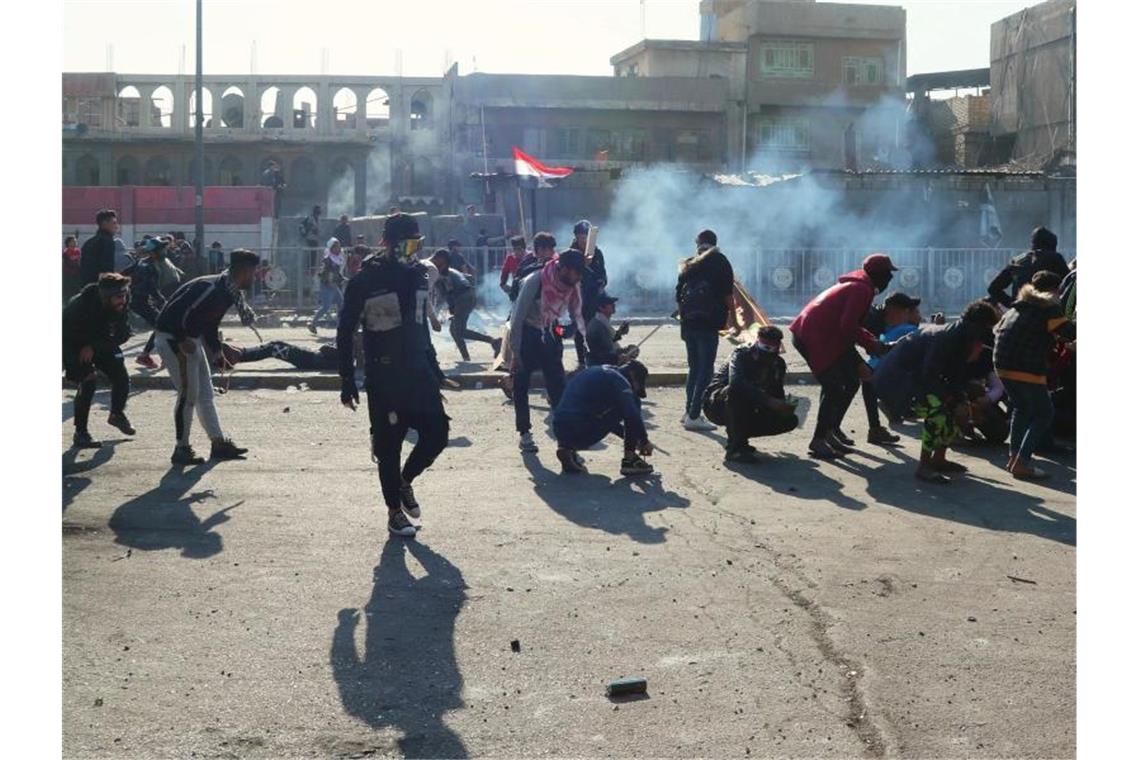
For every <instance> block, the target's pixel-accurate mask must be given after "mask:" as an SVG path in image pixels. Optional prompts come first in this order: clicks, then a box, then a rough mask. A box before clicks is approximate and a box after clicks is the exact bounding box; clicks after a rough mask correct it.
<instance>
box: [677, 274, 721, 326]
mask: <svg viewBox="0 0 1140 760" xmlns="http://www.w3.org/2000/svg"><path fill="white" fill-rule="evenodd" d="M677 307H678V310H679V312H680V315H681V319H682V320H683V321H685V322H717V321H719V306H718V304H717V299H716V297H715V296H714V295H713V287H712V283H711V282H709V281H708V280H707V279H705V278H704V277H700V276H697V277H690V278H688V279H686V280H685V281H684V282H683V283H681V285H680V287H678V288H677Z"/></svg>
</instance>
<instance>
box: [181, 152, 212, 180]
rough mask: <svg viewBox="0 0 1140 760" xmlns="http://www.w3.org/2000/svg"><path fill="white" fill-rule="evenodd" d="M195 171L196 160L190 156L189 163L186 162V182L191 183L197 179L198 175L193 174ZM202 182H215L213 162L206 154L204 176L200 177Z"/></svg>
mask: <svg viewBox="0 0 1140 760" xmlns="http://www.w3.org/2000/svg"><path fill="white" fill-rule="evenodd" d="M197 171H198V160H197V159H196V158H191V159H190V163H189V164H187V166H186V184H188V185H193V184H195V183H196V182H197V181H198V177H197V175H196V174H195V172H197ZM202 184H204V185H213V184H215V182H214V162H213V161H211V160H210V157H209V156H206V176H205V177H204V178H203V179H202Z"/></svg>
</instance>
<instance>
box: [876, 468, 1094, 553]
mask: <svg viewBox="0 0 1140 760" xmlns="http://www.w3.org/2000/svg"><path fill="white" fill-rule="evenodd" d="M963 464H966V466H968V467H970V468H971V472H969V473H966V474H964V475H954V476H952V478H953V482H951V483H950V484H948V485H934V484H928V483H923V482H922V481H919V480H917V479H916V478H915V477H914V468H915V463H914V461H913V460H911V461H909V462H906V463H902V464H892V465H885V466H883V467H880V468H878V470H876V473H875V474H874V475H873V476H872V477H870V478H868V479H867V494H868V495H869V496H870V497H871V498H873V499H874V500H875V501H877V502H879V503H881V504H885V505H887V506H891V507H895V508H896V509H903V510H906V511H907V512H913V513H915V514H919V515H926V516H927V517H934V518H937V519H939V520H950V521H952V522H957V523H961V524H963V525H970V526H973V527H976V528H985V529H986V530H996V531H1004V532H1009V533H1025V534H1028V535H1032V536H1039V537H1041V538H1045V539H1048V540H1050V541H1057V542H1058V543H1062V544H1067V545H1069V546H1075V545H1076V543H1077V521H1076V519H1075V518H1073V517H1070V516H1069V515H1066V514H1062V513H1061V512H1057V511H1056V510H1053V509H1050V508H1048V507H1046V506H1045V503H1044V499H1042V498H1040V497H1038V496H1033V495H1031V494H1028V493H1025V492H1023V491H1019V490H1016V488H1008V487H1006V484H1005V483H1002V482H999V481H996V480H991V479H989V478H987V477H985V476H984V475H981V474H980V473H979V472H975V470H977V471H980V470H982V469H983V466H982V465H981V464H980V463H977V462H975V463H973V464H972V465H971V464H970V463H969V461H965V462H963Z"/></svg>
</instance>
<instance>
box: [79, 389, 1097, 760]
mask: <svg viewBox="0 0 1140 760" xmlns="http://www.w3.org/2000/svg"><path fill="white" fill-rule="evenodd" d="M796 392H797V393H799V394H801V395H804V396H806V397H808V398H809V399H811V400H812V401H813V402H814V400H815V398H816V390H815V388H814V387H810V386H803V387H801V388H799V389H798V390H797V391H796ZM172 396H173V394H172V393H171V392H169V391H159V390H150V391H144V392H141V393H139V394H137V395H135V396H134V397H132V399H131V403H130V407H129V411H130V414H131V418H132V419H133V421H134V422H135V425H136V426H137V427H138V428H139V435H138V436H137V437H136V438H134V439H133V440H129V441H125V440H122V438H121V436H119V434H118V433H117V432H116V431H114V430H113V429H111V428H108V427H106V425H105V424H104V418H105V412H104V411H102V410H99V409H96V411H95V412H94V413H93V417H92V419H93V422H92V431H93V432H94V433H95V434H97V435H101V436H104V437H106V438H107V439H109V440H111V441H114V442H113V443H110V444H109V445H108V446H106V447H105V448H103V449H102V450H99V451H97V452H93V453H92V452H81V453H79V454H76V453H75V452H70V451H67V452H65V453H64V455H63V470H64V476H63V478H64V505H63V509H64V511H63V565H64V566H63V582H64V586H63V601H64V620H63V700H64V713H63V729H64V755H65V756H66V757H84V758H85V757H123V758H127V757H130V758H137V757H174V756H177V757H183V758H185V757H198V758H221V757H225V758H237V757H243V758H244V757H261V758H283V757H366V756H417V757H425V756H427V757H436V756H450V757H462V756H469V755H470V756H479V755H482V756H486V755H493V756H499V757H518V756H589V757H594V756H640V757H648V756H654V757H692V756H710V757H711V756H738V757H739V756H749V755H750V756H763V757H768V756H785V757H786V756H792V757H961V758H964V757H997V756H1002V757H1050V758H1054V757H1071V756H1073V755H1074V754H1075V683H1074V678H1075V649H1074V643H1075V626H1076V603H1075V578H1074V570H1075V568H1074V558H1075V539H1076V520H1075V514H1076V510H1075V499H1074V491H1075V470H1074V469H1073V464H1074V463H1073V461H1072V460H1071V459H1067V460H1064V461H1059V462H1046V463H1044V466H1046V467H1048V469H1050V470H1051V471H1052V472H1053V473H1054V478H1053V479H1052V481H1049V482H1045V483H1041V484H1023V483H1018V482H1016V481H1013V480H1012V479H1011V478H1010V477H1009V476H1008V475H1007V474H1006V473H1005V472H1004V471H1003V470H1002V469H1001V468H1000V465H999V464H998V463H999V462H1000V461H1001V460H1003V458H1004V456H1003V453H1002V452H1001V451H1000V450H993V449H990V450H971V451H968V452H962V453H959V454H958V455H956V458H958V459H959V460H960V461H963V462H965V463H967V464H968V465H969V466H970V473H969V475H967V476H963V477H959V478H958V479H957V482H955V483H954V484H953V485H950V486H947V487H937V486H928V485H924V484H920V483H919V482H917V481H916V480H915V479H914V478H913V477H912V469H913V457H914V455H915V454H916V451H917V444H916V443H915V441H914V440H913V435H914V432H915V431H914V429H913V427H910V428H905V429H904V432H905V433H906V435H907V437H905V438H904V445H903V446H902V447H901V448H898V449H884V448H878V447H870V446H863V447H862V452H861V453H859V454H858V455H854V456H852V457H850V459H849V461H847V462H843V463H817V462H815V461H813V460H810V459H808V458H806V456H804V451H805V446H806V443H807V436H806V433H805V431H804V430H803V429H800V430H797V431H795V432H793V433H791V434H789V435H787V436H784V437H781V438H778V439H766V440H759V441H754V443H757V444H758V445H759V447H760V448H761V449H762V450H764V451H767V452H769V453H770V454H771V459H770V460H769V461H767V462H765V463H763V464H760V465H755V466H741V467H736V466H733V467H726V466H725V465H724V464H723V463H722V460H721V454H722V452H721V448H720V445H719V443H720V440H721V435H720V433H719V432H718V433H714V434H709V435H701V434H696V433H688V432H685V431H683V430H682V429H680V426H679V425H678V423H677V420H678V418H679V417H680V414H681V407H682V397H683V393H682V391H681V390H680V389H676V388H667V389H660V390H656V391H654V392H653V393H652V394H651V396H650V398H649V399H648V400H647V404H646V407H645V409H646V416H647V419H648V420H649V422H650V424H651V425H652V427H651V430H650V435H651V438H652V439H653V440H654V441H655V443H657V444H658V446H659V451H658V454H657V455H656V456H654V457H653V463H654V465H655V466H656V467H657V468H658V473H659V474H658V475H656V476H654V477H650V478H647V479H643V480H631V479H627V478H623V477H621V476H620V475H619V474H618V458H619V454H620V451H619V448H620V447H618V448H615V446H614V445H613V444H612V443H611V445H609V446H607V447H605V448H600V449H599V450H596V451H588V452H584V455H585V458H586V460H587V462H588V464H589V467H590V470H591V472H590V474H589V475H583V476H577V477H563V476H560V475H559V474H557V472H556V470H557V465H556V460H555V458H554V447H553V443H552V441H551V440H550V439H549V438H548V437H547V436H546V435H545V434H542V435H539V436H538V437H539V440H540V443H541V447H542V448H541V451H540V452H539V454H538V455H537V456H525V457H524V456H520V454H519V452H518V451H517V448H516V445H515V435H514V432H513V424H512V418H511V414H510V410H509V408H508V407H506V406H504V399H503V398H502V396H501V394H499V393H498V392H497V391H493V390H485V391H461V392H455V393H452V392H449V393H447V395H446V397H447V400H448V410H449V413H450V415H451V417H452V430H451V446H450V448H448V449H447V450H446V451H445V452H444V453H443V455H442V456H441V457H440V459H439V460H438V462H437V463H436V465H435V466H434V467H433V468H432V469H431V470H430V471H429V472H428V473H427V474H426V475H425V476H423V477H422V478H421V479H420V480H418V481H417V482H416V490H417V494H418V496H419V499H420V501H421V503H422V504H423V510H424V515H423V521H422V522H423V526H424V527H423V530H422V531H421V533H420V535H419V538H418V539H417V540H414V541H407V540H399V539H394V540H389V539H388V536H387V534H386V531H385V527H384V518H385V513H384V510H383V509H382V508H381V507H380V506H379V496H378V486H377V481H376V476H375V469H374V466H373V465H372V464H371V462H370V460H369V452H368V446H367V433H368V422H367V417H366V416H365V414H364V412H363V411H357V412H355V413H353V412H350V411H348V410H346V409H343V408H342V407H341V406H340V405H339V403H338V401H337V397H336V395H335V394H334V393H329V392H320V391H295V392H287V391H278V390H256V391H251V392H246V391H236V390H235V391H231V392H230V393H229V394H227V395H226V396H224V397H222V398H220V399H219V409H220V414H221V416H222V420H223V423H224V424H225V425H226V427H227V430H228V431H229V433H230V434H231V435H232V436H233V437H234V439H235V440H236V441H238V442H239V443H241V444H243V445H247V446H250V447H251V448H252V452H251V455H250V458H249V459H248V461H244V462H226V463H221V464H217V465H210V464H208V465H205V466H202V467H198V468H192V469H188V470H185V471H182V470H173V469H171V468H170V467H169V465H168V464H167V457H168V456H169V453H170V447H171V438H172V435H173V434H172V431H171V428H172V422H171V420H170V417H171V412H172V405H173V397H172ZM99 399H100V400H101V401H103V402H104V403H105V401H106V396H105V395H104V394H102V393H101V394H100V396H99ZM532 401H533V403H534V405H535V407H536V408H540V407H542V406H543V402H542V400H541V397H540V396H539V395H538V394H533V395H532ZM63 411H64V415H63V418H64V420H63V425H62V433H63V435H64V437H65V443H64V447H66V445H67V444H68V442H69V441H70V433H71V429H70V422H69V416H70V404H69V402H68V395H67V394H64V404H63ZM813 414H814V413H813ZM544 416H545V411H543V410H541V409H540V411H539V412H538V413H537V414H536V417H535V419H536V423H539V422H541V420H542V419H543V417H544ZM862 416H863V415H862V413H861V409H860V408H859V407H858V405H856V407H854V408H853V409H852V412H851V414H850V416H849V420H848V425H847V427H848V428H850V429H851V430H852V431H853V432H852V433H851V434H852V435H853V436H854V437H855V438H856V439H857V440H860V439H862V437H863V435H864V433H865V427H866V423H865V420H862V419H861V417H862ZM201 436H202V434H201V431H200V429H198V430H197V431H196V440H197V441H199V446H200V448H205V446H206V444H204V443H203V442H202V438H201ZM615 443H616V441H615ZM512 640H517V641H518V642H519V645H520V646H519V648H520V651H518V652H517V653H516V652H512V649H511V642H512ZM634 675H636V676H643V677H645V678H647V679H648V684H649V689H648V696H647V698H644V699H641V700H636V701H624V702H612V701H610V700H609V699H607V697H606V696H605V685H606V683H607V682H608V681H610V680H611V679H614V678H618V677H621V676H634Z"/></svg>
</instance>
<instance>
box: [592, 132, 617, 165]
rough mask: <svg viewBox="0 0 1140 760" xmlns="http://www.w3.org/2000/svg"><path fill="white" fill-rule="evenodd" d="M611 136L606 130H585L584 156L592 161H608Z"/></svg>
mask: <svg viewBox="0 0 1140 760" xmlns="http://www.w3.org/2000/svg"><path fill="white" fill-rule="evenodd" d="M611 140H612V136H611V135H610V131H609V130H608V129H587V130H586V155H587V156H589V157H590V158H591V159H593V160H594V161H607V160H609V153H610V141H611Z"/></svg>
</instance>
